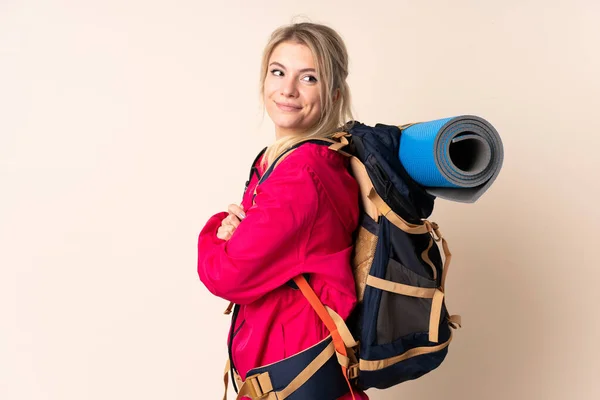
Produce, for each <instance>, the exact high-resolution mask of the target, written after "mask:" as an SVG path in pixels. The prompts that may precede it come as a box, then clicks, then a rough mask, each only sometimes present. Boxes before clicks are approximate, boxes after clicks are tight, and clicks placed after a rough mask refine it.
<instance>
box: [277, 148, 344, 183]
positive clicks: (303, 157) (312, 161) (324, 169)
mask: <svg viewBox="0 0 600 400" xmlns="http://www.w3.org/2000/svg"><path fill="white" fill-rule="evenodd" d="M347 166H348V163H347V159H346V157H345V156H343V155H342V154H339V153H338V152H336V151H333V150H330V149H329V148H328V146H327V145H321V144H316V143H305V144H303V145H301V146H300V147H298V148H297V149H295V150H294V151H292V152H291V153H290V155H289V156H287V157H286V158H285V159H284V160H283V161H282V162H281V164H280V166H278V168H279V167H282V168H281V169H282V170H285V169H289V168H301V169H305V170H308V171H312V172H313V173H314V174H316V175H318V176H321V175H323V174H332V173H335V172H336V171H339V172H344V171H346V170H347ZM276 169H277V168H276Z"/></svg>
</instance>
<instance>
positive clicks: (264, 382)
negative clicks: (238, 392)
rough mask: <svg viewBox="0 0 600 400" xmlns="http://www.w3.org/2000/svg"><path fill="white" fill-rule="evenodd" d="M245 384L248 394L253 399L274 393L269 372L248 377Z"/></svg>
mask: <svg viewBox="0 0 600 400" xmlns="http://www.w3.org/2000/svg"><path fill="white" fill-rule="evenodd" d="M244 384H245V385H247V386H248V392H249V393H248V394H249V395H250V398H252V399H260V398H262V397H263V396H265V395H266V394H268V393H269V392H272V391H273V385H272V384H271V379H270V377H269V373H268V372H265V373H262V374H258V375H254V376H250V377H247V378H246V380H245V381H244Z"/></svg>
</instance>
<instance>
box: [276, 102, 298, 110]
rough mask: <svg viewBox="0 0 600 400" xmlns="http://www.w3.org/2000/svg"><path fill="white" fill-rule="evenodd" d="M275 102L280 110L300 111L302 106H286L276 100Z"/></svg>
mask: <svg viewBox="0 0 600 400" xmlns="http://www.w3.org/2000/svg"><path fill="white" fill-rule="evenodd" d="M275 104H276V105H277V108H279V109H280V110H282V111H292V112H294V111H300V110H302V107H296V106H288V105H285V104H280V103H278V102H275Z"/></svg>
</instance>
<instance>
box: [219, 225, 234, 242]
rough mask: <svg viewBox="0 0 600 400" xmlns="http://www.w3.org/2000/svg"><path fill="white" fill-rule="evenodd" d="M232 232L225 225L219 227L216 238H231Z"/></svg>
mask: <svg viewBox="0 0 600 400" xmlns="http://www.w3.org/2000/svg"><path fill="white" fill-rule="evenodd" d="M232 233H233V232H231V231H229V230H228V229H227V228H226V227H220V228H219V229H218V230H217V238H219V239H221V240H229V239H231V236H232Z"/></svg>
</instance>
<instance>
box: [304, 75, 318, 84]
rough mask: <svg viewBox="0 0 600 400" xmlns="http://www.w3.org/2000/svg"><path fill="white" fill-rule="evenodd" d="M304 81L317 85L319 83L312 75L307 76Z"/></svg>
mask: <svg viewBox="0 0 600 400" xmlns="http://www.w3.org/2000/svg"><path fill="white" fill-rule="evenodd" d="M307 78H308V80H307ZM302 79H303V80H305V81H307V82H311V83H316V82H317V78H315V77H314V76H312V75H306V76H305V77H303V78H302Z"/></svg>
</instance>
